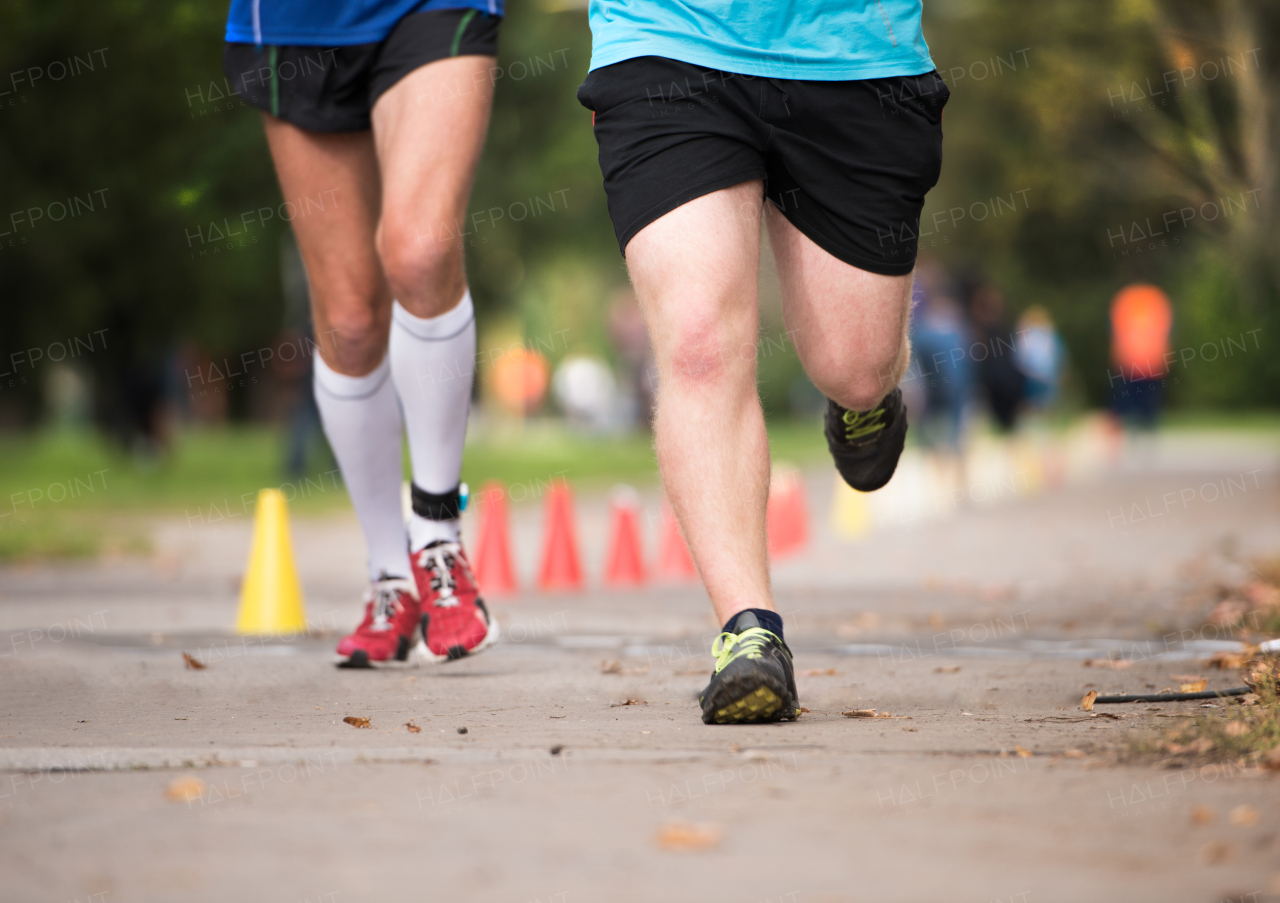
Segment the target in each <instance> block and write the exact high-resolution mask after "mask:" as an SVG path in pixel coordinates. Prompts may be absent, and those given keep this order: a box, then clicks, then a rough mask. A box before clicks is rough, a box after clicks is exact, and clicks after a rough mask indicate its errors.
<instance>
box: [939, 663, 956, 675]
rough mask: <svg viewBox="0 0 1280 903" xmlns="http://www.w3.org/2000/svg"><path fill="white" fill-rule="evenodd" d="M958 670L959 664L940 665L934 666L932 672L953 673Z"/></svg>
mask: <svg viewBox="0 0 1280 903" xmlns="http://www.w3.org/2000/svg"><path fill="white" fill-rule="evenodd" d="M959 670H960V666H959V665H942V666H941V667H939V668H934V669H933V673H934V674H955V673H956V672H957V671H959Z"/></svg>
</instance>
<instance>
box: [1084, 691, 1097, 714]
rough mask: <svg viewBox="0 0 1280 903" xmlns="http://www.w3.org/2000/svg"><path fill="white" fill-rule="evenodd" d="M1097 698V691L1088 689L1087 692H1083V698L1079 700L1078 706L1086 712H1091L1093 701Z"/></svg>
mask: <svg viewBox="0 0 1280 903" xmlns="http://www.w3.org/2000/svg"><path fill="white" fill-rule="evenodd" d="M1097 698H1098V691H1097V690H1090V691H1089V692H1088V693H1085V694H1084V699H1082V700H1080V708H1082V709H1084V710H1085V711H1086V712H1092V711H1093V701H1094V700H1095V699H1097Z"/></svg>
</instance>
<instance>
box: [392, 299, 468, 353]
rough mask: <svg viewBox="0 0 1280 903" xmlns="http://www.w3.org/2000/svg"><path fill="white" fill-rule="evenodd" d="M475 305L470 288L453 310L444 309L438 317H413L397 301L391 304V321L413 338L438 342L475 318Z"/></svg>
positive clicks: (449, 336)
mask: <svg viewBox="0 0 1280 903" xmlns="http://www.w3.org/2000/svg"><path fill="white" fill-rule="evenodd" d="M475 315H476V311H475V307H473V306H472V304H471V289H467V290H466V291H465V292H463V294H462V300H461V301H459V302H458V306H457V307H455V308H454V309H453V310H450V311H446V312H445V313H442V314H441V315H440V316H438V317H428V318H426V319H423V318H422V317H415V316H414V315H413V314H411V313H409V311H407V310H405V309H404V307H402V306H401V304H400V302H399V301H396V302H394V303H393V304H392V305H391V321H392V322H393V323H395V325H397V326H399V327H400V328H401V329H403V330H404V331H405V332H407V333H409V335H411V336H413V337H414V338H415V339H422V340H423V341H426V342H439V341H444V340H446V339H451V338H453V337H454V336H456V335H457V334H458V333H460V332H462V330H464V329H466V328H467V326H468V325H469V324H470V323H471V321H472V320H473V319H475Z"/></svg>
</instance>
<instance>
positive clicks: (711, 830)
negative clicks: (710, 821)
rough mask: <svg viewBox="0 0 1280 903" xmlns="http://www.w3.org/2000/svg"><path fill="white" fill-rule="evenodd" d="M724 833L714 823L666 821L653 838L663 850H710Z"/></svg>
mask: <svg viewBox="0 0 1280 903" xmlns="http://www.w3.org/2000/svg"><path fill="white" fill-rule="evenodd" d="M723 839H724V833H723V832H722V831H721V830H720V829H719V828H718V827H716V826H715V825H697V824H693V823H692V822H683V821H675V822H668V823H667V824H665V825H663V826H662V827H661V828H659V829H658V833H657V836H656V837H654V840H656V841H657V844H658V846H660V847H662V849H664V850H679V851H685V852H688V851H695V850H710V849H714V848H715V847H717V846H719V845H720V841H721V840H723Z"/></svg>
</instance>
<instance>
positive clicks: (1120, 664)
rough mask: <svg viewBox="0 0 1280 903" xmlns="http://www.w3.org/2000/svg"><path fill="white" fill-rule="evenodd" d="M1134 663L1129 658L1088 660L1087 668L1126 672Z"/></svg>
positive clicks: (1086, 661) (1086, 660)
mask: <svg viewBox="0 0 1280 903" xmlns="http://www.w3.org/2000/svg"><path fill="white" fill-rule="evenodd" d="M1132 664H1133V661H1132V660H1130V659H1127V658H1086V659H1085V660H1084V666H1085V667H1086V668H1110V669H1111V670H1112V671H1124V670H1125V669H1126V668H1128V667H1129V666H1130V665H1132Z"/></svg>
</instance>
